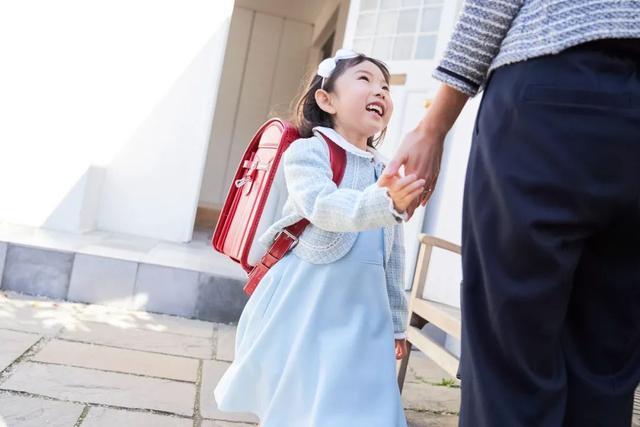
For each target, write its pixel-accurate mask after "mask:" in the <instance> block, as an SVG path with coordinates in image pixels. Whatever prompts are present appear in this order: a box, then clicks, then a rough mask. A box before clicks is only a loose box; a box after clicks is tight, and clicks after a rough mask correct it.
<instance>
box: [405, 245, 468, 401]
mask: <svg viewBox="0 0 640 427" xmlns="http://www.w3.org/2000/svg"><path fill="white" fill-rule="evenodd" d="M419 239H420V251H419V254H418V261H417V264H416V271H415V274H414V276H413V285H412V288H411V297H410V298H409V322H408V325H407V350H408V351H407V355H406V357H404V358H403V359H401V360H399V361H398V386H399V387H400V392H402V387H403V385H404V379H405V375H406V373H407V366H408V365H409V357H410V356H411V349H412V348H413V347H416V348H417V349H418V350H420V351H422V352H423V353H425V354H426V355H427V356H428V357H429V358H430V359H431V360H433V361H434V362H435V363H437V364H438V365H439V366H440V367H442V368H443V369H444V370H445V371H446V372H447V373H448V374H450V375H451V376H453V377H454V378H455V377H456V374H457V371H458V359H457V358H456V357H455V356H454V355H453V354H451V353H450V352H448V351H447V350H446V349H445V348H444V347H443V346H441V345H440V344H438V343H436V342H435V341H434V340H432V339H431V338H429V337H428V336H426V335H425V334H424V333H423V332H422V328H423V327H424V326H425V325H426V324H427V323H431V324H433V325H434V326H436V327H437V328H439V329H441V330H442V331H444V332H446V333H447V334H448V335H451V336H452V337H455V338H457V339H458V340H460V334H461V332H460V331H461V316H460V309H459V308H457V307H453V306H450V305H446V304H442V303H439V302H435V301H430V300H427V299H424V298H422V296H423V295H424V288H425V284H426V279H427V272H428V271H429V261H430V260H431V254H432V252H433V248H440V249H444V250H446V251H449V252H453V253H455V254H458V255H460V246H458V245H455V244H453V243H450V242H447V241H445V240H442V239H438V238H437V237H432V236H427V235H426V234H421V235H420V237H419ZM451 286H458V284H453V283H452V284H451Z"/></svg>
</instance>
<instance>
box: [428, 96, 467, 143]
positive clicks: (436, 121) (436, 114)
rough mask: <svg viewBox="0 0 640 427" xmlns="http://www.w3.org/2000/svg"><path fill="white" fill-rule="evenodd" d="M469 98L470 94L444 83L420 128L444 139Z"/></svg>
mask: <svg viewBox="0 0 640 427" xmlns="http://www.w3.org/2000/svg"><path fill="white" fill-rule="evenodd" d="M468 99H469V96H468V95H466V94H464V93H462V92H460V91H459V90H456V89H454V88H452V87H451V86H448V85H446V84H442V85H441V86H440V89H438V92H437V93H436V96H435V98H434V100H433V101H432V103H431V105H430V106H429V108H428V109H427V112H426V113H425V115H424V117H423V118H422V120H421V121H420V123H419V124H418V129H419V130H421V131H422V132H425V133H427V134H429V135H432V136H436V137H439V138H442V140H444V137H445V136H446V135H447V132H449V130H450V129H451V127H452V126H453V124H454V123H455V122H456V120H457V119H458V116H459V115H460V112H461V111H462V108H463V107H464V106H465V104H466V103H467V100H468Z"/></svg>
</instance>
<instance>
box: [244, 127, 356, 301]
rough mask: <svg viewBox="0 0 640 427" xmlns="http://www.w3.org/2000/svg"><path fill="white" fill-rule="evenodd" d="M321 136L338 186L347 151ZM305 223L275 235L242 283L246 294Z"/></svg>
mask: <svg viewBox="0 0 640 427" xmlns="http://www.w3.org/2000/svg"><path fill="white" fill-rule="evenodd" d="M321 135H322V134H321ZM322 137H323V138H324V140H325V142H326V143H327V146H328V147H329V162H330V163H331V173H332V174H333V182H335V184H336V186H339V185H340V183H341V182H342V178H343V177H344V170H345V168H346V166H347V152H346V151H345V150H344V148H342V147H340V146H339V145H338V144H336V143H335V142H333V141H332V140H331V139H329V138H328V137H326V136H325V135H322ZM307 225H309V220H307V219H302V220H300V221H298V222H296V223H295V224H292V225H290V226H288V227H286V228H284V229H283V230H282V231H281V232H280V233H279V234H278V235H277V236H276V238H275V240H274V242H273V243H272V244H271V247H270V248H269V250H268V251H267V253H266V254H265V255H264V256H263V257H262V259H261V260H260V261H259V262H258V264H256V266H255V267H254V268H253V270H251V272H250V273H249V279H248V280H247V283H246V284H245V285H244V292H245V293H246V294H247V295H251V294H252V293H253V291H254V290H255V288H256V287H257V286H258V283H260V280H261V279H262V278H263V277H264V275H265V274H267V271H269V269H270V268H271V267H272V266H273V265H274V264H275V263H276V262H278V261H280V260H281V259H282V257H284V256H285V255H286V254H287V252H289V251H290V250H291V249H293V247H294V246H295V245H297V244H298V238H299V237H300V236H301V235H302V232H303V231H304V229H305V228H306V227H307Z"/></svg>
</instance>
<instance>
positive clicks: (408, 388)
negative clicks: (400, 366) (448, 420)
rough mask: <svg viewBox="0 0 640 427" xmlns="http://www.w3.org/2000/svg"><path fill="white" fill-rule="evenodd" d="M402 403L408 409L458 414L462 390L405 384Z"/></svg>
mask: <svg viewBox="0 0 640 427" xmlns="http://www.w3.org/2000/svg"><path fill="white" fill-rule="evenodd" d="M402 402H403V404H404V407H405V408H406V409H414V410H419V411H430V412H438V413H441V412H446V413H457V412H458V410H459V409H460V389H459V388H455V387H445V386H435V385H428V384H420V383H405V384H404V388H403V390H402Z"/></svg>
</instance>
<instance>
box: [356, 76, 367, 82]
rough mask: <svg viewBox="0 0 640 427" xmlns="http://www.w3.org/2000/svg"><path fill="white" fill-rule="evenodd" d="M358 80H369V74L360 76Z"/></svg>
mask: <svg viewBox="0 0 640 427" xmlns="http://www.w3.org/2000/svg"><path fill="white" fill-rule="evenodd" d="M358 80H364V81H367V82H368V81H369V77H367V76H360V77H358Z"/></svg>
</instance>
